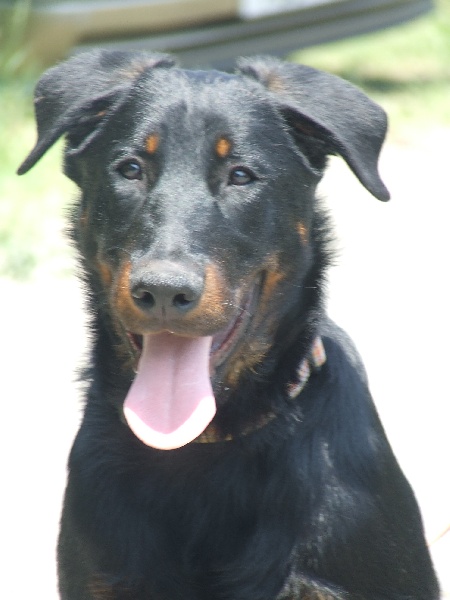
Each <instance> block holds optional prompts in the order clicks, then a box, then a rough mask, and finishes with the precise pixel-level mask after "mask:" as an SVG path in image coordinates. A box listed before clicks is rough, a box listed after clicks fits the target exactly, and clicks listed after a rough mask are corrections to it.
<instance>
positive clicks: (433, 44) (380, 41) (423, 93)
mask: <svg viewBox="0 0 450 600" xmlns="http://www.w3.org/2000/svg"><path fill="white" fill-rule="evenodd" d="M436 6H437V10H436V12H435V13H434V14H431V15H428V16H426V17H422V18H421V19H418V20H417V21H413V22H410V23H407V24H404V25H401V26H398V27H395V28H392V29H389V30H386V31H381V32H377V33H374V34H371V35H366V36H361V37H356V38H352V39H347V40H344V41H340V42H336V43H333V44H326V45H323V46H320V47H317V48H311V49H307V50H303V51H300V52H297V53H295V54H294V55H293V57H292V58H293V59H294V60H296V61H298V62H302V63H305V64H308V65H311V66H314V67H316V68H318V69H324V70H326V71H331V72H333V73H335V74H336V75H339V76H340V77H343V78H344V79H348V80H349V81H351V82H353V83H355V84H356V85H358V86H359V87H361V88H362V89H364V90H365V91H366V92H367V93H368V94H369V95H370V96H371V97H372V98H373V99H374V100H376V101H378V102H379V103H380V104H381V105H382V106H383V107H384V108H385V109H386V110H387V112H388V114H389V117H390V121H391V127H392V129H393V135H394V139H395V136H401V137H402V139H403V138H404V137H405V136H406V137H408V136H409V135H412V133H411V130H412V128H411V125H412V124H414V129H415V131H417V130H421V129H423V128H430V127H433V126H446V127H448V126H450V101H449V98H450V0H438V1H437V2H436Z"/></svg>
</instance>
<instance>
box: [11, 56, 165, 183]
mask: <svg viewBox="0 0 450 600" xmlns="http://www.w3.org/2000/svg"><path fill="white" fill-rule="evenodd" d="M174 64H175V61H174V59H173V58H172V57H171V56H169V55H165V54H147V53H143V52H142V53H141V52H121V51H113V52H111V51H109V52H108V51H105V50H94V51H93V52H87V53H83V54H79V55H77V56H75V57H73V58H71V59H70V60H68V61H66V62H63V63H61V64H60V65H58V66H56V67H53V68H51V69H49V70H48V71H47V72H46V73H44V75H43V76H42V78H41V79H40V80H39V82H38V84H37V86H36V90H35V95H34V104H35V112H36V121H37V130H38V140H37V142H36V145H35V147H34V148H33V150H32V151H31V152H30V154H29V155H28V157H27V158H26V159H25V161H24V162H23V163H22V165H21V166H20V167H19V169H18V171H17V172H18V174H19V175H22V174H23V173H26V172H27V171H28V170H29V169H31V167H32V166H33V165H34V164H35V163H36V162H37V161H38V160H39V159H40V158H41V157H42V156H43V154H44V153H45V152H46V151H47V150H48V149H49V148H50V146H52V145H53V144H54V143H55V142H56V141H57V140H58V138H60V137H61V136H62V135H63V134H65V133H67V134H69V135H68V137H69V145H70V147H71V148H76V147H78V148H79V149H80V150H81V149H82V148H83V147H85V146H86V145H87V144H88V143H89V142H90V141H91V140H92V139H93V137H95V135H96V134H97V133H98V131H99V130H100V129H101V126H102V125H103V124H104V123H105V122H106V121H107V119H108V117H109V116H111V114H113V113H114V112H115V111H116V110H117V108H118V107H119V106H120V104H121V102H122V101H123V99H124V98H125V97H126V95H127V93H128V92H129V90H130V89H131V87H132V86H133V84H134V83H135V82H136V80H137V79H138V78H139V77H140V76H141V75H142V74H143V73H145V72H146V71H147V70H149V69H153V68H155V67H171V66H173V65H174Z"/></svg>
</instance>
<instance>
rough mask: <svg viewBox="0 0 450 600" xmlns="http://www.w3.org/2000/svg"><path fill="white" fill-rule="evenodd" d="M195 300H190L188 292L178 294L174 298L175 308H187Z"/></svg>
mask: <svg viewBox="0 0 450 600" xmlns="http://www.w3.org/2000/svg"><path fill="white" fill-rule="evenodd" d="M192 302H193V300H189V298H188V297H187V296H186V294H177V295H176V296H175V297H174V299H173V300H172V304H173V305H174V306H175V308H187V307H189V306H190V305H191V304H192Z"/></svg>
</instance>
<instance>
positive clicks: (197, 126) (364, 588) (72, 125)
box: [19, 51, 439, 600]
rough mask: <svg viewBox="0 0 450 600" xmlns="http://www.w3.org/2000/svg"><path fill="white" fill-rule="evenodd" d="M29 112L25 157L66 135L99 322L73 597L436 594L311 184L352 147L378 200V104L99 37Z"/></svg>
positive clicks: (72, 518) (63, 545)
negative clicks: (326, 290) (32, 132)
mask: <svg viewBox="0 0 450 600" xmlns="http://www.w3.org/2000/svg"><path fill="white" fill-rule="evenodd" d="M36 112H37V122H38V133H39V139H38V142H37V145H36V147H35V149H34V150H33V151H32V152H31V154H30V156H29V157H28V158H27V160H26V161H25V162H24V164H23V165H22V167H21V168H20V170H19V172H20V173H24V172H25V171H27V170H28V169H29V168H31V167H32V166H33V165H34V163H35V162H36V161H37V160H38V159H39V158H40V157H41V156H42V155H43V154H44V152H45V151H46V150H47V149H48V148H49V147H50V146H51V145H52V144H53V143H54V142H55V141H56V140H57V139H58V138H59V137H60V136H61V135H63V134H65V135H66V138H67V146H66V151H65V172H66V174H67V175H68V176H69V177H70V178H71V179H73V180H74V181H75V182H76V183H77V184H78V186H79V188H80V190H81V198H80V201H79V204H78V205H77V206H76V207H75V209H74V211H73V219H72V232H73V238H74V240H75V243H76V246H77V248H78V251H79V254H80V256H81V260H82V264H83V269H84V273H85V278H86V282H87V285H88V288H89V298H90V305H91V310H92V321H93V322H92V328H93V332H95V333H94V344H93V350H92V359H91V361H92V362H91V367H90V369H89V370H88V373H87V378H88V379H89V381H90V387H89V392H88V394H87V401H86V408H85V414H84V419H83V423H82V425H81V429H80V431H79V434H78V436H77V438H76V441H75V444H74V447H73V450H72V453H71V456H70V463H69V467H70V475H69V482H68V486H67V492H66V498H65V504H64V511H63V516H62V526H61V535H60V541H59V573H60V591H61V596H62V598H64V599H69V600H124V599H129V600H274V599H275V598H278V599H286V600H288V599H289V600H293V599H299V598H301V599H304V600H306V599H308V600H312V599H316V600H318V599H321V600H330V599H344V598H345V599H347V600H357V599H358V600H363V599H364V600H369V599H370V600H413V599H414V600H419V599H420V600H432V599H436V598H438V596H439V592H438V585H437V583H436V579H435V576H434V573H433V568H432V566H431V562H430V558H429V554H428V551H427V548H426V546H425V543H424V538H423V531H422V524H421V519H420V516H419V512H418V508H417V505H416V502H415V499H414V497H413V494H412V492H411V489H410V487H409V485H408V483H407V482H406V481H405V478H404V476H403V475H402V473H401V471H400V469H399V467H398V465H397V463H396V460H395V458H394V456H393V454H392V451H391V449H390V447H389V445H388V442H387V441H386V438H385V435H384V432H383V429H382V426H381V425H380V422H379V420H378V417H377V413H376V411H375V408H374V406H373V403H372V400H371V398H370V395H369V391H368V388H367V382H366V377H365V374H364V369H363V367H362V365H361V363H360V361H359V359H358V356H357V354H356V352H355V350H354V349H353V347H352V345H351V342H349V340H348V339H347V338H346V336H345V334H344V333H343V332H342V331H340V330H339V329H338V328H337V327H336V326H335V325H333V324H332V323H330V322H329V321H328V320H327V318H326V316H325V315H324V308H323V300H322V295H323V294H322V291H323V282H324V273H325V270H326V267H327V265H328V263H329V259H330V254H329V247H328V239H329V227H328V224H327V219H326V217H325V216H324V214H323V211H321V210H320V207H319V206H318V201H317V199H316V197H315V189H316V186H317V183H318V182H319V180H320V178H321V176H322V174H323V171H324V168H325V166H326V157H327V155H330V154H340V155H342V156H343V157H344V159H345V160H346V162H347V163H348V165H349V166H350V168H351V169H352V171H353V172H354V173H355V175H356V176H357V177H358V178H359V179H360V181H361V182H362V183H363V184H364V185H365V187H366V188H367V189H368V190H370V192H371V193H372V194H373V195H374V196H376V197H377V198H379V199H380V200H387V199H388V192H387V191H386V188H385V187H384V185H383V183H382V182H381V180H380V178H379V175H378V172H377V161H378V155H379V152H380V148H381V145H382V142H383V139H384V135H385V130H386V119H385V115H384V113H383V111H382V110H381V109H380V108H379V107H378V106H377V105H375V104H373V103H372V102H371V101H370V100H369V99H368V98H366V97H365V95H364V94H362V93H361V92H360V91H358V90H357V89H355V88H354V87H353V86H351V85H350V84H348V83H346V82H344V81H342V80H340V79H338V78H336V77H333V76H331V75H327V74H325V73H321V72H318V71H316V70H314V69H310V68H308V67H304V66H298V65H293V64H284V63H281V62H278V61H276V60H273V59H254V60H243V61H241V62H240V63H239V71H238V73H237V74H236V75H230V74H225V73H220V72H215V71H205V72H202V71H185V70H182V69H179V68H176V67H175V66H174V65H173V61H172V59H171V58H170V57H167V56H161V55H147V54H143V53H122V52H112V53H108V52H100V51H98V52H93V53H89V54H86V55H81V56H77V57H75V58H73V59H72V60H70V61H69V62H67V63H64V64H62V65H60V66H57V67H55V68H54V69H51V70H50V71H49V72H48V73H47V74H45V75H44V76H43V78H42V80H41V81H40V83H39V85H38V87H37V91H36ZM69 318H70V316H69ZM136 373H137V374H136Z"/></svg>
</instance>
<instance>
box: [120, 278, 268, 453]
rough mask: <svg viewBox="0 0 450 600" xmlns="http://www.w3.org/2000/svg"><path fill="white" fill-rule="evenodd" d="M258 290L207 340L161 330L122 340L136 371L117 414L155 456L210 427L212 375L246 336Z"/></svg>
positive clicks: (247, 295)
mask: <svg viewBox="0 0 450 600" xmlns="http://www.w3.org/2000/svg"><path fill="white" fill-rule="evenodd" d="M259 289H260V284H259V283H258V284H257V285H254V286H253V288H252V290H251V291H250V292H248V293H247V294H246V296H245V297H244V301H243V302H242V303H241V304H240V307H239V310H238V311H237V312H236V313H235V316H234V318H233V319H232V320H231V321H230V322H229V323H228V325H227V326H226V327H225V328H224V329H222V330H221V331H220V332H218V333H216V334H215V335H213V336H212V335H209V336H207V335H206V336H194V337H188V336H186V335H177V334H175V333H171V332H170V331H167V330H162V331H161V332H159V333H151V334H144V335H136V334H133V333H129V334H128V336H129V339H130V341H131V343H132V345H133V347H134V350H135V355H136V357H137V369H136V376H135V378H134V380H133V383H132V385H131V387H130V389H129V391H128V394H127V396H126V398H125V400H124V405H123V412H124V416H125V419H126V421H127V423H128V425H129V427H130V429H131V430H132V431H133V433H134V434H135V435H136V437H137V438H139V439H140V440H141V441H142V442H144V444H146V445H147V446H152V447H154V448H158V449H160V450H172V449H175V448H180V447H181V446H184V445H185V444H188V443H190V442H191V441H193V440H194V439H195V438H196V437H198V436H199V435H200V434H201V433H202V432H203V431H204V430H205V429H206V427H207V426H208V425H209V423H210V422H211V421H212V419H213V418H214V415H215V413H216V399H215V395H214V391H213V388H212V381H211V379H212V374H213V373H214V372H215V371H216V370H217V368H218V366H219V365H221V364H224V363H225V361H226V360H227V359H228V358H229V357H230V356H231V355H232V354H233V353H234V352H235V351H236V348H237V347H238V346H239V343H240V341H241V340H242V339H243V336H244V335H245V334H246V332H247V331H248V329H249V327H250V325H251V322H252V317H253V313H254V311H255V305H256V302H257V300H258V296H259V293H258V292H259Z"/></svg>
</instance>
